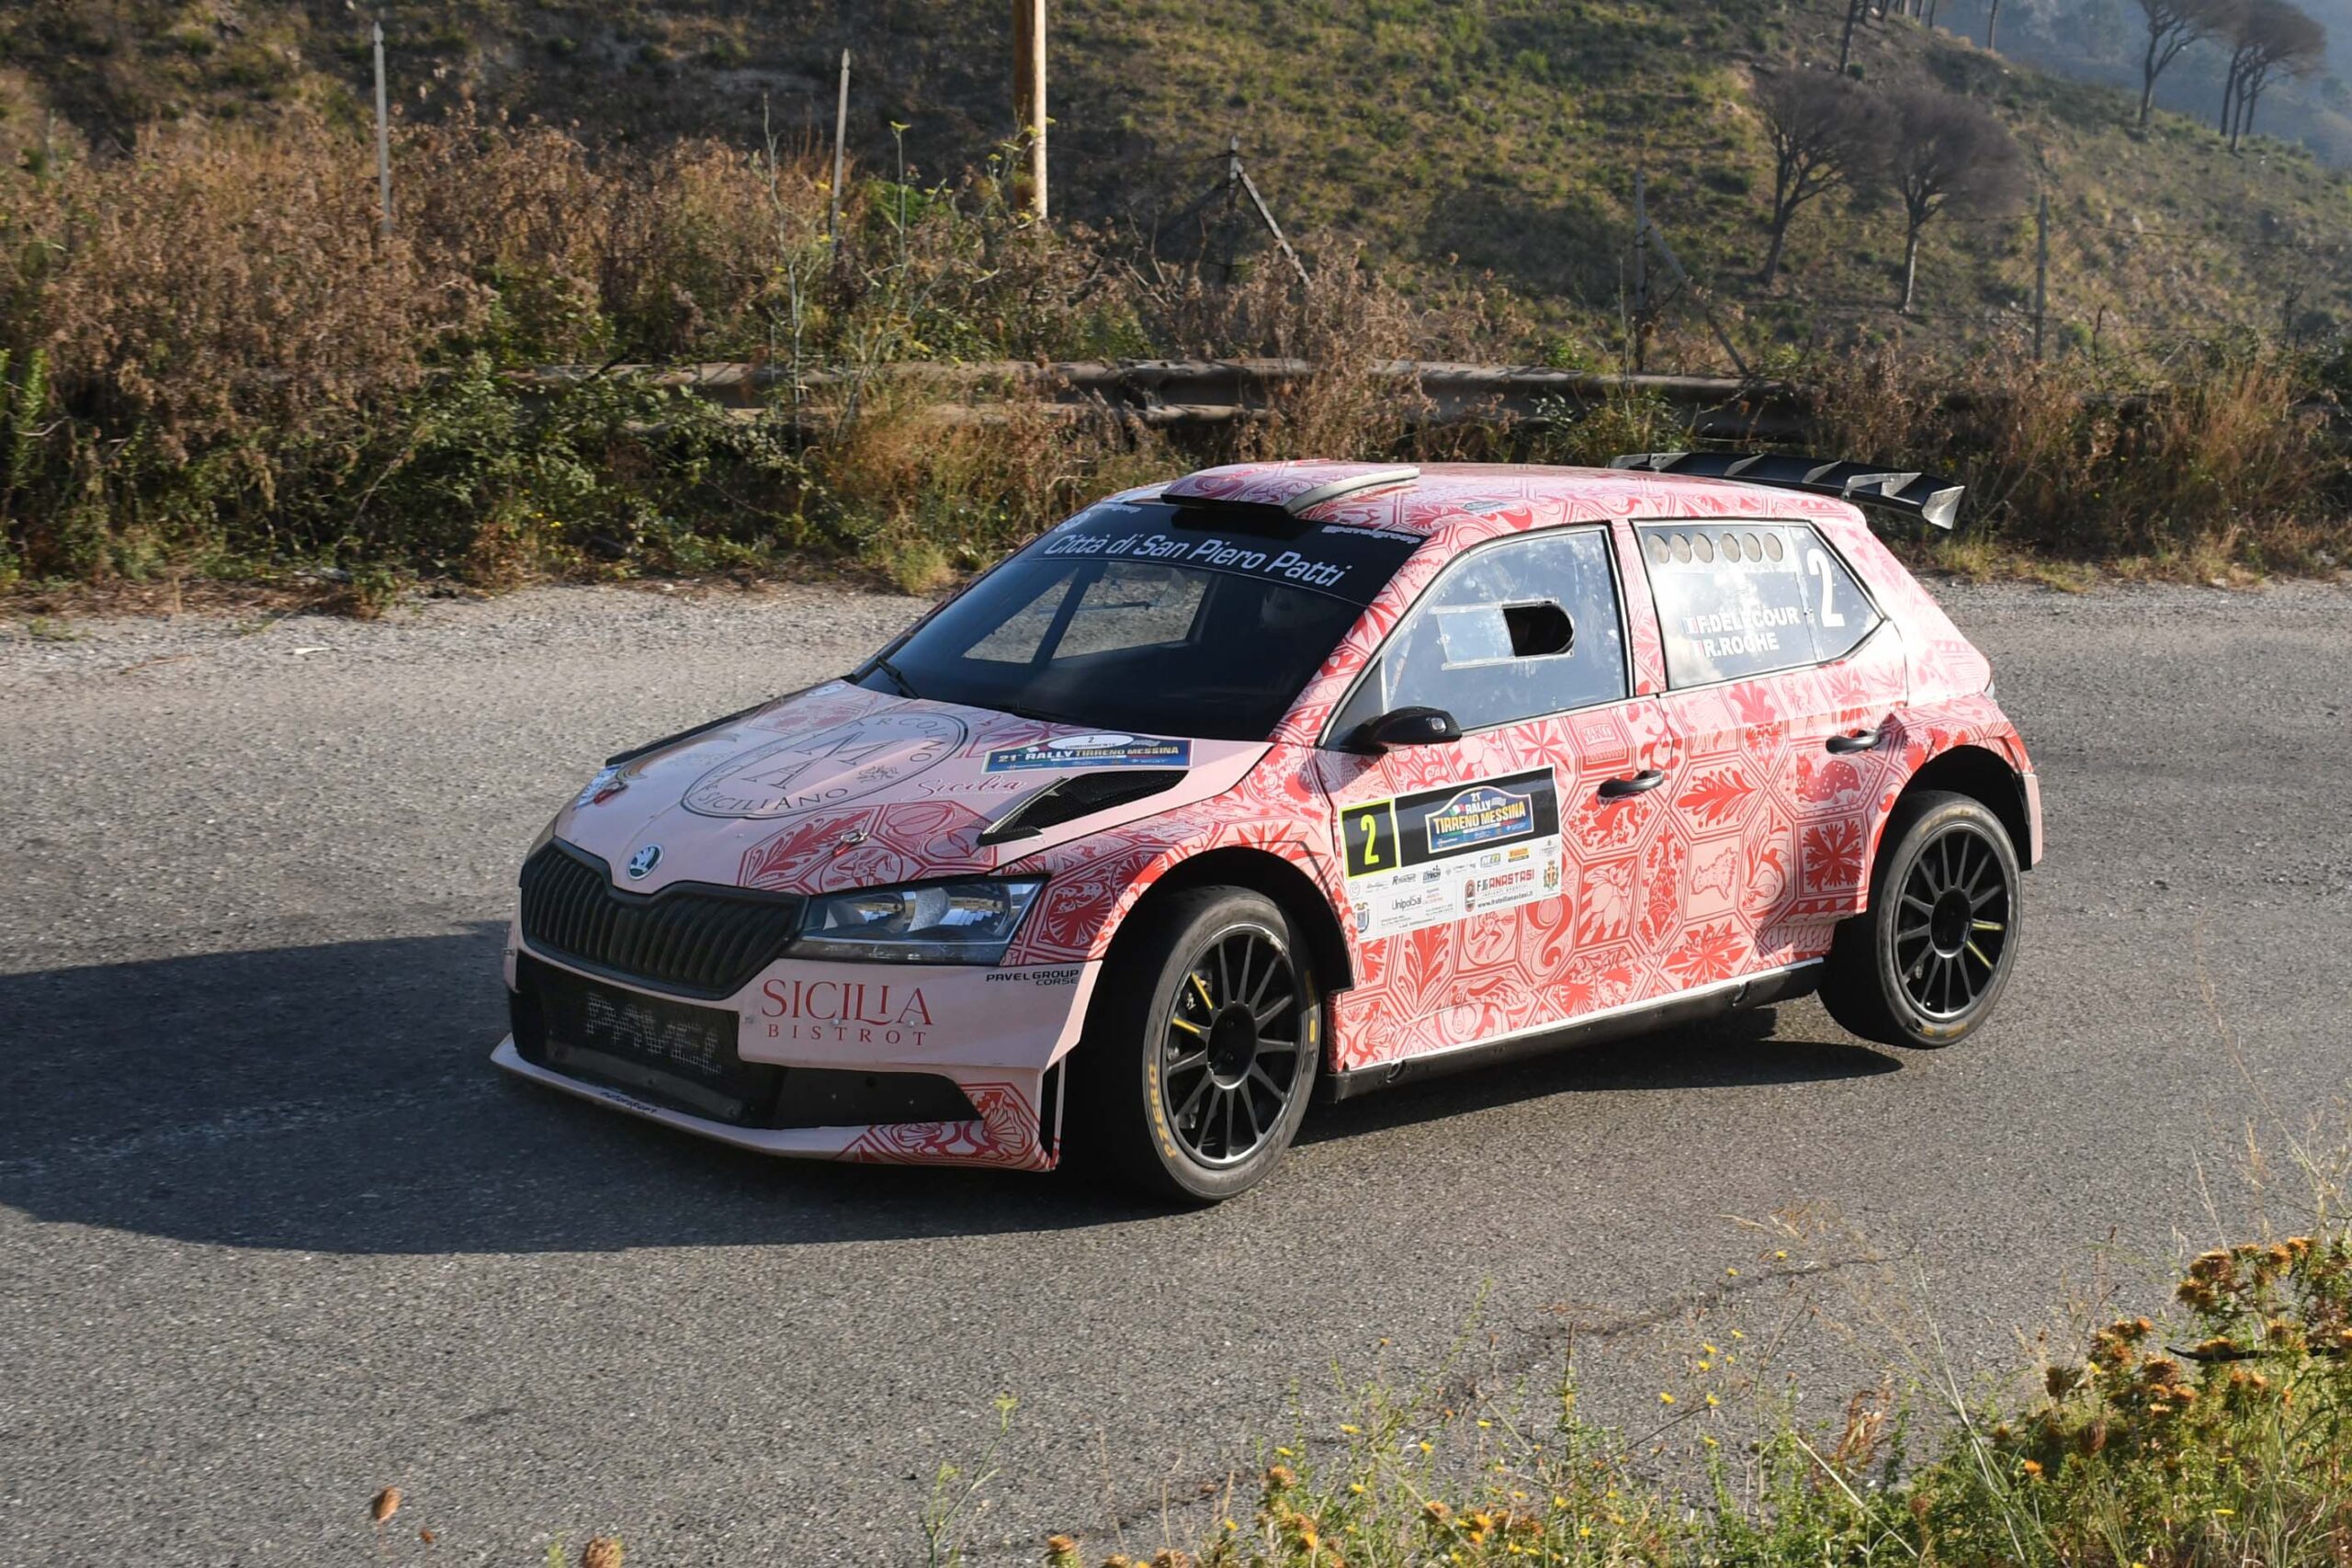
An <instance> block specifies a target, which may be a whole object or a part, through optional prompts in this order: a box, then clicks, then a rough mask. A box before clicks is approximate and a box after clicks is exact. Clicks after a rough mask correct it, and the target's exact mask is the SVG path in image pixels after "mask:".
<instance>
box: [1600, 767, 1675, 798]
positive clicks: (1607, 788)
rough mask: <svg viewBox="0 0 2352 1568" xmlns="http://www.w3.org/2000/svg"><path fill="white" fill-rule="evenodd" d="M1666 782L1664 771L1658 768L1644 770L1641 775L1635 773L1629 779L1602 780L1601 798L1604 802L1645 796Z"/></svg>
mask: <svg viewBox="0 0 2352 1568" xmlns="http://www.w3.org/2000/svg"><path fill="white" fill-rule="evenodd" d="M1665 782H1666V774H1665V773H1664V772H1663V771H1662V770H1660V769H1657V768H1644V769H1643V770H1642V771H1641V772H1640V773H1634V774H1633V775H1632V776H1631V777H1628V778H1622V779H1604V780H1602V781H1601V784H1600V798H1601V799H1603V800H1623V798H1624V797H1625V796H1627V795H1645V794H1647V793H1648V792H1649V791H1651V790H1654V789H1656V788H1657V786H1658V785H1660V784H1664V783H1665Z"/></svg>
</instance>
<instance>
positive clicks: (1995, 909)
mask: <svg viewBox="0 0 2352 1568" xmlns="http://www.w3.org/2000/svg"><path fill="white" fill-rule="evenodd" d="M1897 897H1900V898H1901V900H1902V907H1901V908H1899V909H1898V910H1896V912H1895V916H1894V966H1895V969H1896V971H1897V972H1898V973H1899V974H1900V975H1901V976H1902V977H1903V990H1904V994H1905V995H1906V996H1908V997H1909V998H1911V1000H1912V1003H1913V1005H1915V1006H1916V1007H1917V1008H1918V1010H1920V1011H1921V1012H1923V1013H1925V1014H1927V1015H1928V1017H1930V1018H1937V1019H1953V1018H1962V1017H1965V1016H1966V1015H1967V1013H1968V1011H1969V1010H1970V1009H1972V1008H1973V1007H1974V1006H1975V1005H1976V1004H1977V1002H1978V1001H1979V1000H1980V999H1981V998H1983V997H1984V995H1985V990H1986V989H1987V988H1988V987H1990V986H1991V985H1992V984H1993V981H1994V979H1995V977H1996V976H1998V975H2000V973H2001V956H2002V954H2003V953H2006V952H2007V950H2008V944H2009V906H2010V903H2011V899H2010V897H2009V883H2008V880H2007V877H2006V876H2005V875H2004V874H2002V870H2001V862H2000V856H1999V854H1998V853H1997V852H1996V850H1995V849H1994V847H1993V842H1992V840H1990V839H1989V838H1987V837H1986V836H1985V832H1984V830H1983V829H1982V828H1981V827H1980V826H1979V825H1978V824H1976V823H1974V822H1970V821H1966V820H1962V821H1956V822H1953V823H1952V824H1951V825H1950V826H1948V827H1946V828H1945V829H1943V830H1942V831H1940V832H1939V833H1938V834H1937V835H1936V836H1935V837H1934V838H1933V839H1931V840H1928V842H1927V844H1926V845H1925V846H1923V847H1922V849H1921V851H1920V852H1919V854H1918V856H1917V859H1915V860H1914V861H1912V863H1911V870H1910V874H1908V875H1906V876H1905V878H1904V879H1903V889H1902V891H1901V893H1900V894H1899V895H1897Z"/></svg>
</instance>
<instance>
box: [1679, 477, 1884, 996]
mask: <svg viewBox="0 0 2352 1568" xmlns="http://www.w3.org/2000/svg"><path fill="white" fill-rule="evenodd" d="M1634 531H1635V534H1636V536H1637V537H1638V538H1639V540H1640V543H1641V556H1642V561H1643V567H1644V570H1645V574H1646V575H1647V577H1648V579H1649V585H1650V590H1651V592H1652V594H1653V595H1654V599H1655V603H1656V605H1657V617H1658V625H1659V630H1660V634H1661V638H1662V641H1663V644H1664V651H1665V659H1666V669H1667V681H1668V691H1667V694H1666V696H1665V699H1664V705H1665V710H1666V716H1667V720H1668V724H1669V725H1670V726H1671V727H1672V728H1673V730H1674V732H1675V734H1676V735H1677V737H1678V738H1679V741H1680V743H1681V746H1682V749H1683V751H1684V754H1685V756H1686V758H1687V768H1688V772H1687V775H1686V782H1685V784H1684V785H1683V787H1682V788H1681V789H1680V790H1679V792H1678V793H1677V794H1676V795H1675V797H1674V798H1673V800H1672V802H1671V803H1670V804H1671V807H1672V810H1673V819H1672V823H1671V831H1672V834H1673V836H1674V837H1675V838H1676V839H1677V840H1679V841H1680V843H1681V844H1682V846H1683V848H1682V850H1681V851H1680V852H1679V854H1678V855H1677V856H1676V857H1675V858H1677V859H1678V860H1679V868H1678V869H1679V882H1680V919H1681V925H1682V931H1681V932H1680V935H1679V937H1678V938H1677V940H1676V941H1675V942H1674V944H1673V948H1672V951H1671V952H1670V953H1668V956H1667V958H1666V960H1665V963H1666V967H1667V970H1668V973H1669V975H1670V976H1672V977H1673V980H1674V983H1675V984H1676V985H1677V986H1678V987H1680V988H1682V989H1691V988H1695V987H1702V986H1705V985H1709V984H1713V983H1717V982H1721V981H1724V980H1727V979H1731V978H1733V977H1736V976H1747V975H1751V974H1755V973H1758V972H1761V971H1765V970H1770V969H1774V968H1779V967H1782V966H1785V965H1787V964H1795V963H1800V962H1803V961H1804V960H1806V959H1810V958H1815V957H1818V956H1820V955H1821V954H1822V953H1826V951H1827V950H1828V945H1829V937H1830V932H1831V931H1832V929H1833V928H1834V927H1835V926H1836V924H1837V922H1838V920H1839V919H1843V918H1844V917H1846V916H1847V915H1849V914H1851V913H1853V912H1854V911H1855V910H1856V909H1857V908H1860V900H1861V898H1862V896H1863V892H1864V889H1865V886H1866V884H1867V881H1868V874H1869V867H1868V859H1869V852H1870V843H1871V832H1870V829H1871V818H1872V816H1873V814H1874V812H1875V809H1876V807H1877V790H1876V789H1875V787H1874V780H1875V773H1874V771H1873V770H1871V769H1870V768H1869V767H1867V766H1865V765H1863V764H1864V763H1866V762H1867V761H1868V758H1867V757H1866V755H1865V753H1867V752H1869V751H1871V750H1873V749H1874V748H1875V747H1876V746H1877V745H1878V744H1879V743H1880V738H1881V736H1882V735H1883V733H1884V732H1885V731H1884V726H1885V722H1886V720H1887V718H1888V717H1889V716H1892V715H1893V714H1894V711H1895V710H1896V709H1897V708H1899V707H1900V706H1901V705H1902V704H1903V702H1904V700H1905V694H1906V690H1907V682H1906V678H1905V671H1904V661H1903V651H1902V647H1901V644H1900V640H1899V634H1898V633H1897V632H1896V631H1895V629H1894V626H1892V625H1891V624H1889V623H1887V622H1886V621H1885V619H1884V617H1883V616H1882V615H1880V614H1879V611H1878V608H1877V606H1876V605H1875V604H1872V603H1871V600H1870V598H1869V596H1868V595H1867V594H1866V593H1865V592H1863V590H1862V588H1861V586H1860V583H1859V581H1856V579H1855V577H1854V575H1853V573H1852V572H1851V571H1850V570H1848V569H1847V567H1846V566H1845V563H1844V562H1843V561H1842V560H1841V559H1840V558H1838V554H1837V552H1836V551H1835V550H1834V549H1832V548H1831V547H1829V546H1828V545H1827V543H1826V541H1824V540H1823V539H1822V538H1821V536H1819V534H1817V533H1816V532H1815V529H1814V528H1813V527H1812V526H1811V525H1808V524H1804V523H1794V522H1762V521H1751V520H1747V519H1725V518H1716V519H1711V520H1708V521H1704V522H1679V523H1657V524H1642V525H1637V526H1636V528H1635V530H1634Z"/></svg>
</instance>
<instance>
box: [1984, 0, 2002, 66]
mask: <svg viewBox="0 0 2352 1568" xmlns="http://www.w3.org/2000/svg"><path fill="white" fill-rule="evenodd" d="M2000 28H2001V0H1992V4H1991V5H1989V6H1986V7H1985V53H1987V54H1995V53H1997V52H1999V51H1996V49H1994V47H1993V36H1994V34H1996V33H1997V32H1998V31H1999V30H2000Z"/></svg>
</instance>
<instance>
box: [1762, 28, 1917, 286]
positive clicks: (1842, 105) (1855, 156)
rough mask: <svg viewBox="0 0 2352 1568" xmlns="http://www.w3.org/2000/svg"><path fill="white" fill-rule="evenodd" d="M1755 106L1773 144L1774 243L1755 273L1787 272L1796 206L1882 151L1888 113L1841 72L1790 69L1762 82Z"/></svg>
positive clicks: (1864, 167)
mask: <svg viewBox="0 0 2352 1568" xmlns="http://www.w3.org/2000/svg"><path fill="white" fill-rule="evenodd" d="M1756 107H1757V111H1758V113H1759V114H1761V115H1762V116H1763V117H1764V134H1765V138H1766V140H1767V141H1770V143H1771V147H1772V218H1771V223H1770V235H1771V243H1770V248H1769V249H1767V250H1766V252H1765V254H1764V265H1763V267H1762V269H1761V270H1760V271H1758V274H1757V281H1758V282H1759V283H1761V284H1764V285H1765V286H1766V287H1768V288H1769V287H1770V285H1771V283H1772V281H1773V280H1774V279H1775V278H1777V277H1779V276H1781V244H1782V243H1783V242H1785V241H1786V240H1787V238H1788V234H1789V220H1791V219H1792V218H1794V217H1795V216H1796V215H1797V209H1798V208H1800V207H1803V206H1804V204H1805V203H1806V202H1808V201H1811V200H1812V199H1813V198H1814V197H1817V196H1819V195H1821V194H1822V193H1823V192H1825V191H1828V190H1833V189H1835V188H1836V187H1838V186H1841V185H1845V184H1848V183H1849V182H1850V181H1852V180H1853V179H1854V178H1855V177H1856V176H1857V175H1860V174H1863V173H1866V172H1868V171H1869V170H1870V169H1871V168H1872V167H1874V166H1875V164H1876V163H1877V162H1878V160H1879V159H1881V158H1882V157H1883V156H1884V147H1885V142H1886V130H1887V123H1886V113H1885V110H1884V109H1883V107H1881V106H1880V103H1879V100H1878V99H1877V98H1876V97H1875V96H1872V95H1871V94H1869V93H1866V92H1864V91H1863V90H1862V89H1861V88H1860V86H1859V85H1856V84H1854V83H1852V82H1849V81H1847V80H1846V79H1845V78H1844V77H1843V76H1831V75H1827V74H1826V73H1822V72H1819V71H1785V72H1782V73H1779V74H1778V75H1773V76H1767V77H1765V78H1764V79H1763V80H1762V81H1760V82H1758V84H1757V85H1756Z"/></svg>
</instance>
